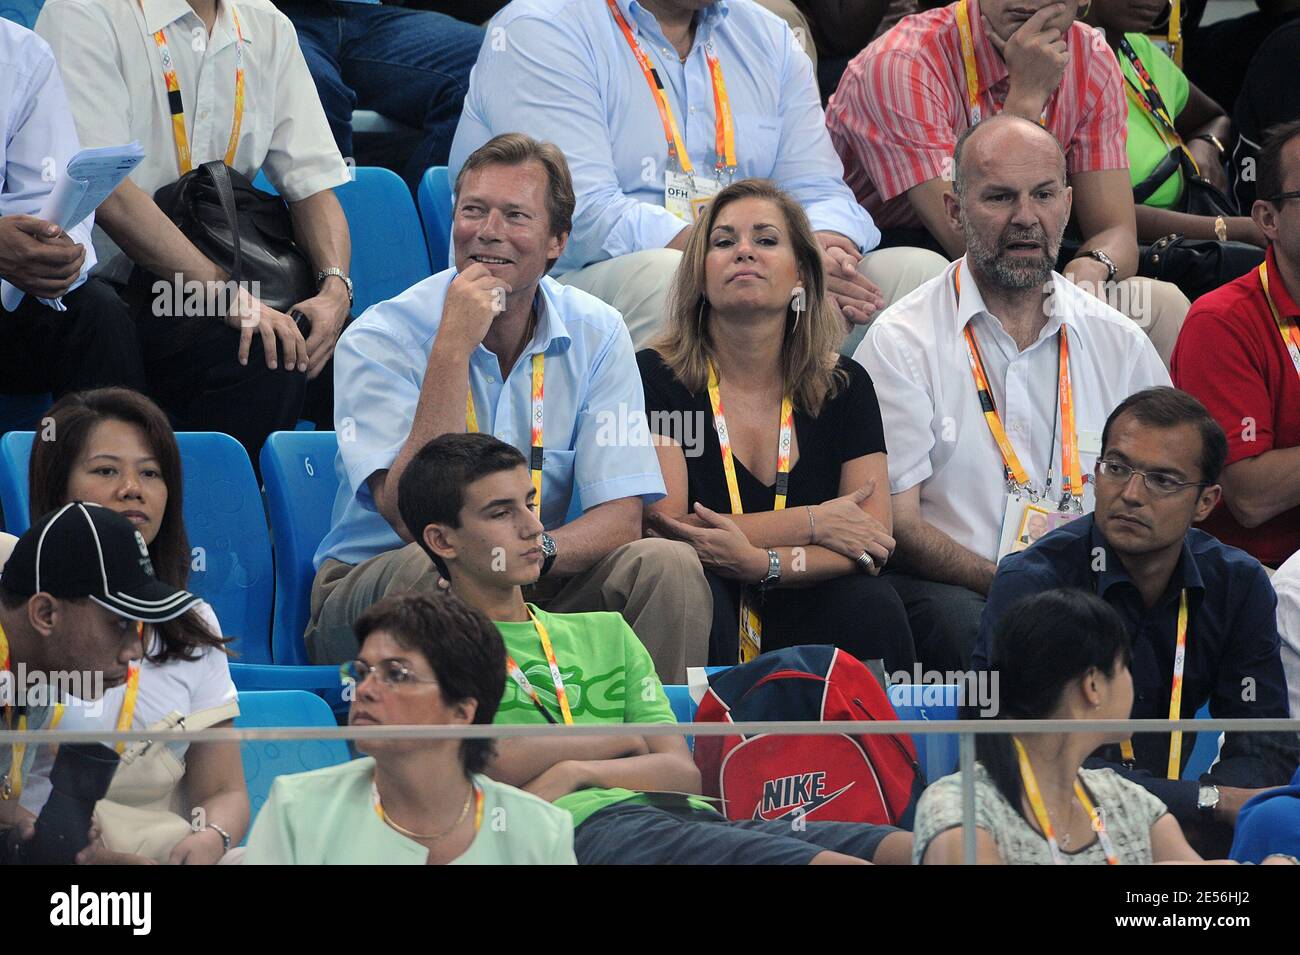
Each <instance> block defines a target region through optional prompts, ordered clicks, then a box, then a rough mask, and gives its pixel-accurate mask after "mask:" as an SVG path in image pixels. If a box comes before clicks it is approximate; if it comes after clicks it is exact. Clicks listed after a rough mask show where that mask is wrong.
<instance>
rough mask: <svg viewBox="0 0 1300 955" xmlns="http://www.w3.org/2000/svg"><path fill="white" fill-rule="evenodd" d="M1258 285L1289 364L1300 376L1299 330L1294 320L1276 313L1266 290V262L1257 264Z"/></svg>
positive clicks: (1274, 305) (1274, 303) (1270, 296)
mask: <svg viewBox="0 0 1300 955" xmlns="http://www.w3.org/2000/svg"><path fill="white" fill-rule="evenodd" d="M1259 284H1260V285H1262V286H1263V287H1264V299H1265V301H1267V302H1268V310H1269V312H1271V313H1272V315H1273V322H1274V324H1276V325H1277V330H1278V334H1280V335H1281V336H1282V344H1283V345H1285V346H1286V350H1287V354H1289V355H1290V356H1291V364H1293V365H1295V370H1296V374H1297V375H1300V328H1298V327H1297V326H1296V322H1295V320H1294V319H1284V318H1283V317H1282V314H1281V312H1279V311H1278V308H1277V303H1276V302H1274V301H1273V295H1272V293H1271V292H1270V291H1269V288H1268V261H1267V260H1265V261H1263V262H1261V263H1259Z"/></svg>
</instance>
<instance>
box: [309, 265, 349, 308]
mask: <svg viewBox="0 0 1300 955" xmlns="http://www.w3.org/2000/svg"><path fill="white" fill-rule="evenodd" d="M331 276H333V277H334V278H336V279H339V280H341V281H342V282H343V284H344V285H345V286H347V289H348V304H349V305H351V304H352V279H350V278H348V277H347V276H346V275H344V274H343V270H342V269H340V268H336V267H333V266H331V267H330V268H328V269H321V270H320V271H319V272H317V273H316V287H317V288H320V287H321V286H322V285H323V284H324V283H325V280H326V279H327V278H330V277H331Z"/></svg>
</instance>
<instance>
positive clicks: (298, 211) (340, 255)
mask: <svg viewBox="0 0 1300 955" xmlns="http://www.w3.org/2000/svg"><path fill="white" fill-rule="evenodd" d="M289 213H290V215H291V216H292V217H293V233H294V237H295V238H296V239H297V241H298V244H299V245H300V246H302V248H303V250H304V251H305V252H306V253H307V257H308V258H310V259H311V264H312V267H313V268H314V269H315V270H316V271H317V272H319V271H321V270H322V269H328V268H336V269H342V270H343V272H344V273H345V274H346V273H347V271H348V269H349V268H350V266H351V264H352V237H351V234H350V233H349V232H348V220H347V217H346V216H345V215H344V214H343V207H342V206H340V205H339V201H338V198H337V197H335V195H334V191H333V190H332V189H322V190H321V191H320V192H318V193H316V194H315V195H313V196H308V197H307V198H306V199H302V200H299V201H298V202H291V203H289Z"/></svg>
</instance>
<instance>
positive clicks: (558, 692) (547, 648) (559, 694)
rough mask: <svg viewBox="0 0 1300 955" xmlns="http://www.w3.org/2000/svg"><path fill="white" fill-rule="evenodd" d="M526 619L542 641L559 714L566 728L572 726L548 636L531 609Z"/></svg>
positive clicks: (556, 662) (571, 716) (558, 670)
mask: <svg viewBox="0 0 1300 955" xmlns="http://www.w3.org/2000/svg"><path fill="white" fill-rule="evenodd" d="M528 618H529V619H530V620H532V622H533V626H534V627H536V628H537V635H538V636H539V637H540V638H541V640H542V652H543V653H545V654H546V665H547V666H549V667H550V668H551V682H552V683H554V684H555V698H556V699H557V700H558V701H559V703H560V713H561V714H562V715H563V717H564V723H565V725H566V726H569V725H572V723H573V713H572V712H571V711H570V710H569V691H568V690H566V689H565V688H564V677H562V676H560V663H559V661H558V660H556V659H555V648H554V647H553V646H551V637H550V634H548V633H547V632H546V627H545V626H544V625H543V624H542V622H541V621H540V620H538V619H537V615H536V614H534V613H533V608H532V607H529V608H528ZM521 672H522V671H521Z"/></svg>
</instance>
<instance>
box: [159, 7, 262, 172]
mask: <svg viewBox="0 0 1300 955" xmlns="http://www.w3.org/2000/svg"><path fill="white" fill-rule="evenodd" d="M228 7H229V9H230V17H231V19H232V20H233V21H234V23H235V37H236V39H235V116H234V120H233V122H232V125H231V127H230V141H229V142H228V143H227V144H226V155H225V162H226V165H227V166H233V165H234V164H235V150H236V149H237V148H238V147H239V130H240V127H241V126H242V125H243V122H244V31H243V28H242V27H241V26H240V25H239V12H238V11H237V10H236V9H235V5H234V3H228ZM141 10H142V11H143V3H141ZM153 41H154V45H155V46H157V47H158V58H159V60H160V61H161V64H162V74H163V81H164V82H165V83H166V84H167V107H168V109H169V110H170V111H171V114H172V136H173V138H174V139H175V140H176V163H177V165H178V166H179V167H180V171H181V175H182V176H183V175H185V174H186V173H187V172H189V171H190V170H191V169H193V168H194V162H193V157H192V156H191V155H190V141H189V137H188V136H187V135H186V133H185V106H184V104H183V102H182V100H181V83H180V79H179V78H178V77H177V75H176V63H175V61H174V60H173V59H172V53H171V50H170V48H168V46H167V36H166V34H165V32H164V31H163V30H158V31H157V32H155V33H154V35H153Z"/></svg>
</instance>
